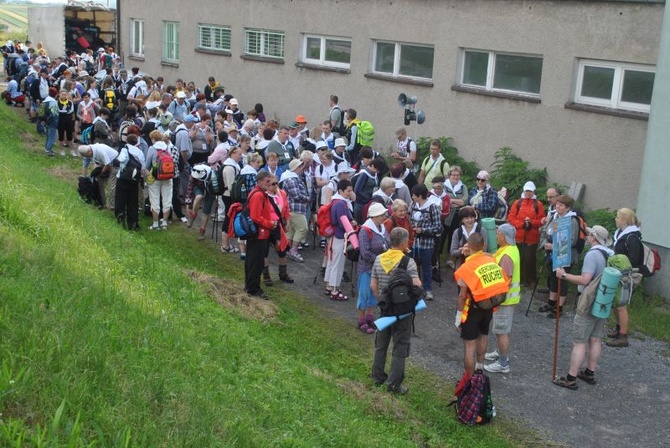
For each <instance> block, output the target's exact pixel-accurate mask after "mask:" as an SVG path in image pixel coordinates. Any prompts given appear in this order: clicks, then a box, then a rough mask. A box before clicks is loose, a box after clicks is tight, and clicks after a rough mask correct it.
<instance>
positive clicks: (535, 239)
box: [507, 181, 545, 287]
mask: <svg viewBox="0 0 670 448" xmlns="http://www.w3.org/2000/svg"><path fill="white" fill-rule="evenodd" d="M544 216H545V212H544V207H543V206H542V202H540V201H538V199H537V197H536V196H535V184H534V183H533V182H532V181H528V182H526V184H525V185H524V186H523V193H522V194H521V198H520V199H517V200H516V201H514V203H513V204H512V206H511V207H510V208H509V212H508V215H507V220H508V221H509V223H510V224H512V225H513V226H514V227H515V228H516V245H517V247H518V248H519V254H520V255H521V284H522V285H526V286H530V287H532V285H533V284H534V283H535V280H536V279H537V257H536V256H537V245H538V243H539V242H540V226H541V225H542V218H544Z"/></svg>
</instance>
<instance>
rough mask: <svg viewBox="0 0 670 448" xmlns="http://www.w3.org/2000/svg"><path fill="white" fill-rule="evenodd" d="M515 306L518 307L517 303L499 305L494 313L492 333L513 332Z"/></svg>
mask: <svg viewBox="0 0 670 448" xmlns="http://www.w3.org/2000/svg"><path fill="white" fill-rule="evenodd" d="M514 308H516V306H515V305H510V306H500V307H498V310H497V311H496V312H494V313H493V326H492V327H491V333H493V334H509V333H511V332H512V321H513V320H514Z"/></svg>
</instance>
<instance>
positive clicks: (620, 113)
mask: <svg viewBox="0 0 670 448" xmlns="http://www.w3.org/2000/svg"><path fill="white" fill-rule="evenodd" d="M564 107H565V108H566V109H573V110H581V111H582V112H594V113H596V114H604V115H612V116H615V117H622V118H634V119H636V120H643V121H648V120H649V114H648V113H647V112H633V111H631V110H621V109H612V108H610V107H601V106H591V105H589V104H579V103H572V102H570V103H565V106H564Z"/></svg>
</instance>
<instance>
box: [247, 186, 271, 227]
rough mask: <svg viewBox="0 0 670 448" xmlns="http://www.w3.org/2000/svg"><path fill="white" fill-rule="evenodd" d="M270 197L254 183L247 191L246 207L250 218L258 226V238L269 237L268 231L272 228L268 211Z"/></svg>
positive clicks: (269, 210)
mask: <svg viewBox="0 0 670 448" xmlns="http://www.w3.org/2000/svg"><path fill="white" fill-rule="evenodd" d="M270 201H271V199H270V197H269V196H268V195H267V194H266V193H265V192H264V191H263V190H262V189H261V187H259V186H258V185H256V186H255V187H254V188H253V190H251V192H250V193H249V199H248V205H247V207H248V209H249V216H250V217H251V220H252V221H253V222H254V223H255V224H256V226H258V239H259V240H266V239H268V238H270V231H271V230H272V229H273V228H274V224H273V222H272V218H271V215H270V212H271V211H272V210H273V209H272V204H270Z"/></svg>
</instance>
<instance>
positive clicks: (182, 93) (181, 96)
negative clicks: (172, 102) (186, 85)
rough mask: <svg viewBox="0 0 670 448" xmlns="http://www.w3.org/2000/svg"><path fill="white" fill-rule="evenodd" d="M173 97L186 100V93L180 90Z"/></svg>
mask: <svg viewBox="0 0 670 448" xmlns="http://www.w3.org/2000/svg"><path fill="white" fill-rule="evenodd" d="M175 96H176V97H177V98H186V92H184V91H183V90H180V91H179V92H177V95H175Z"/></svg>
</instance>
